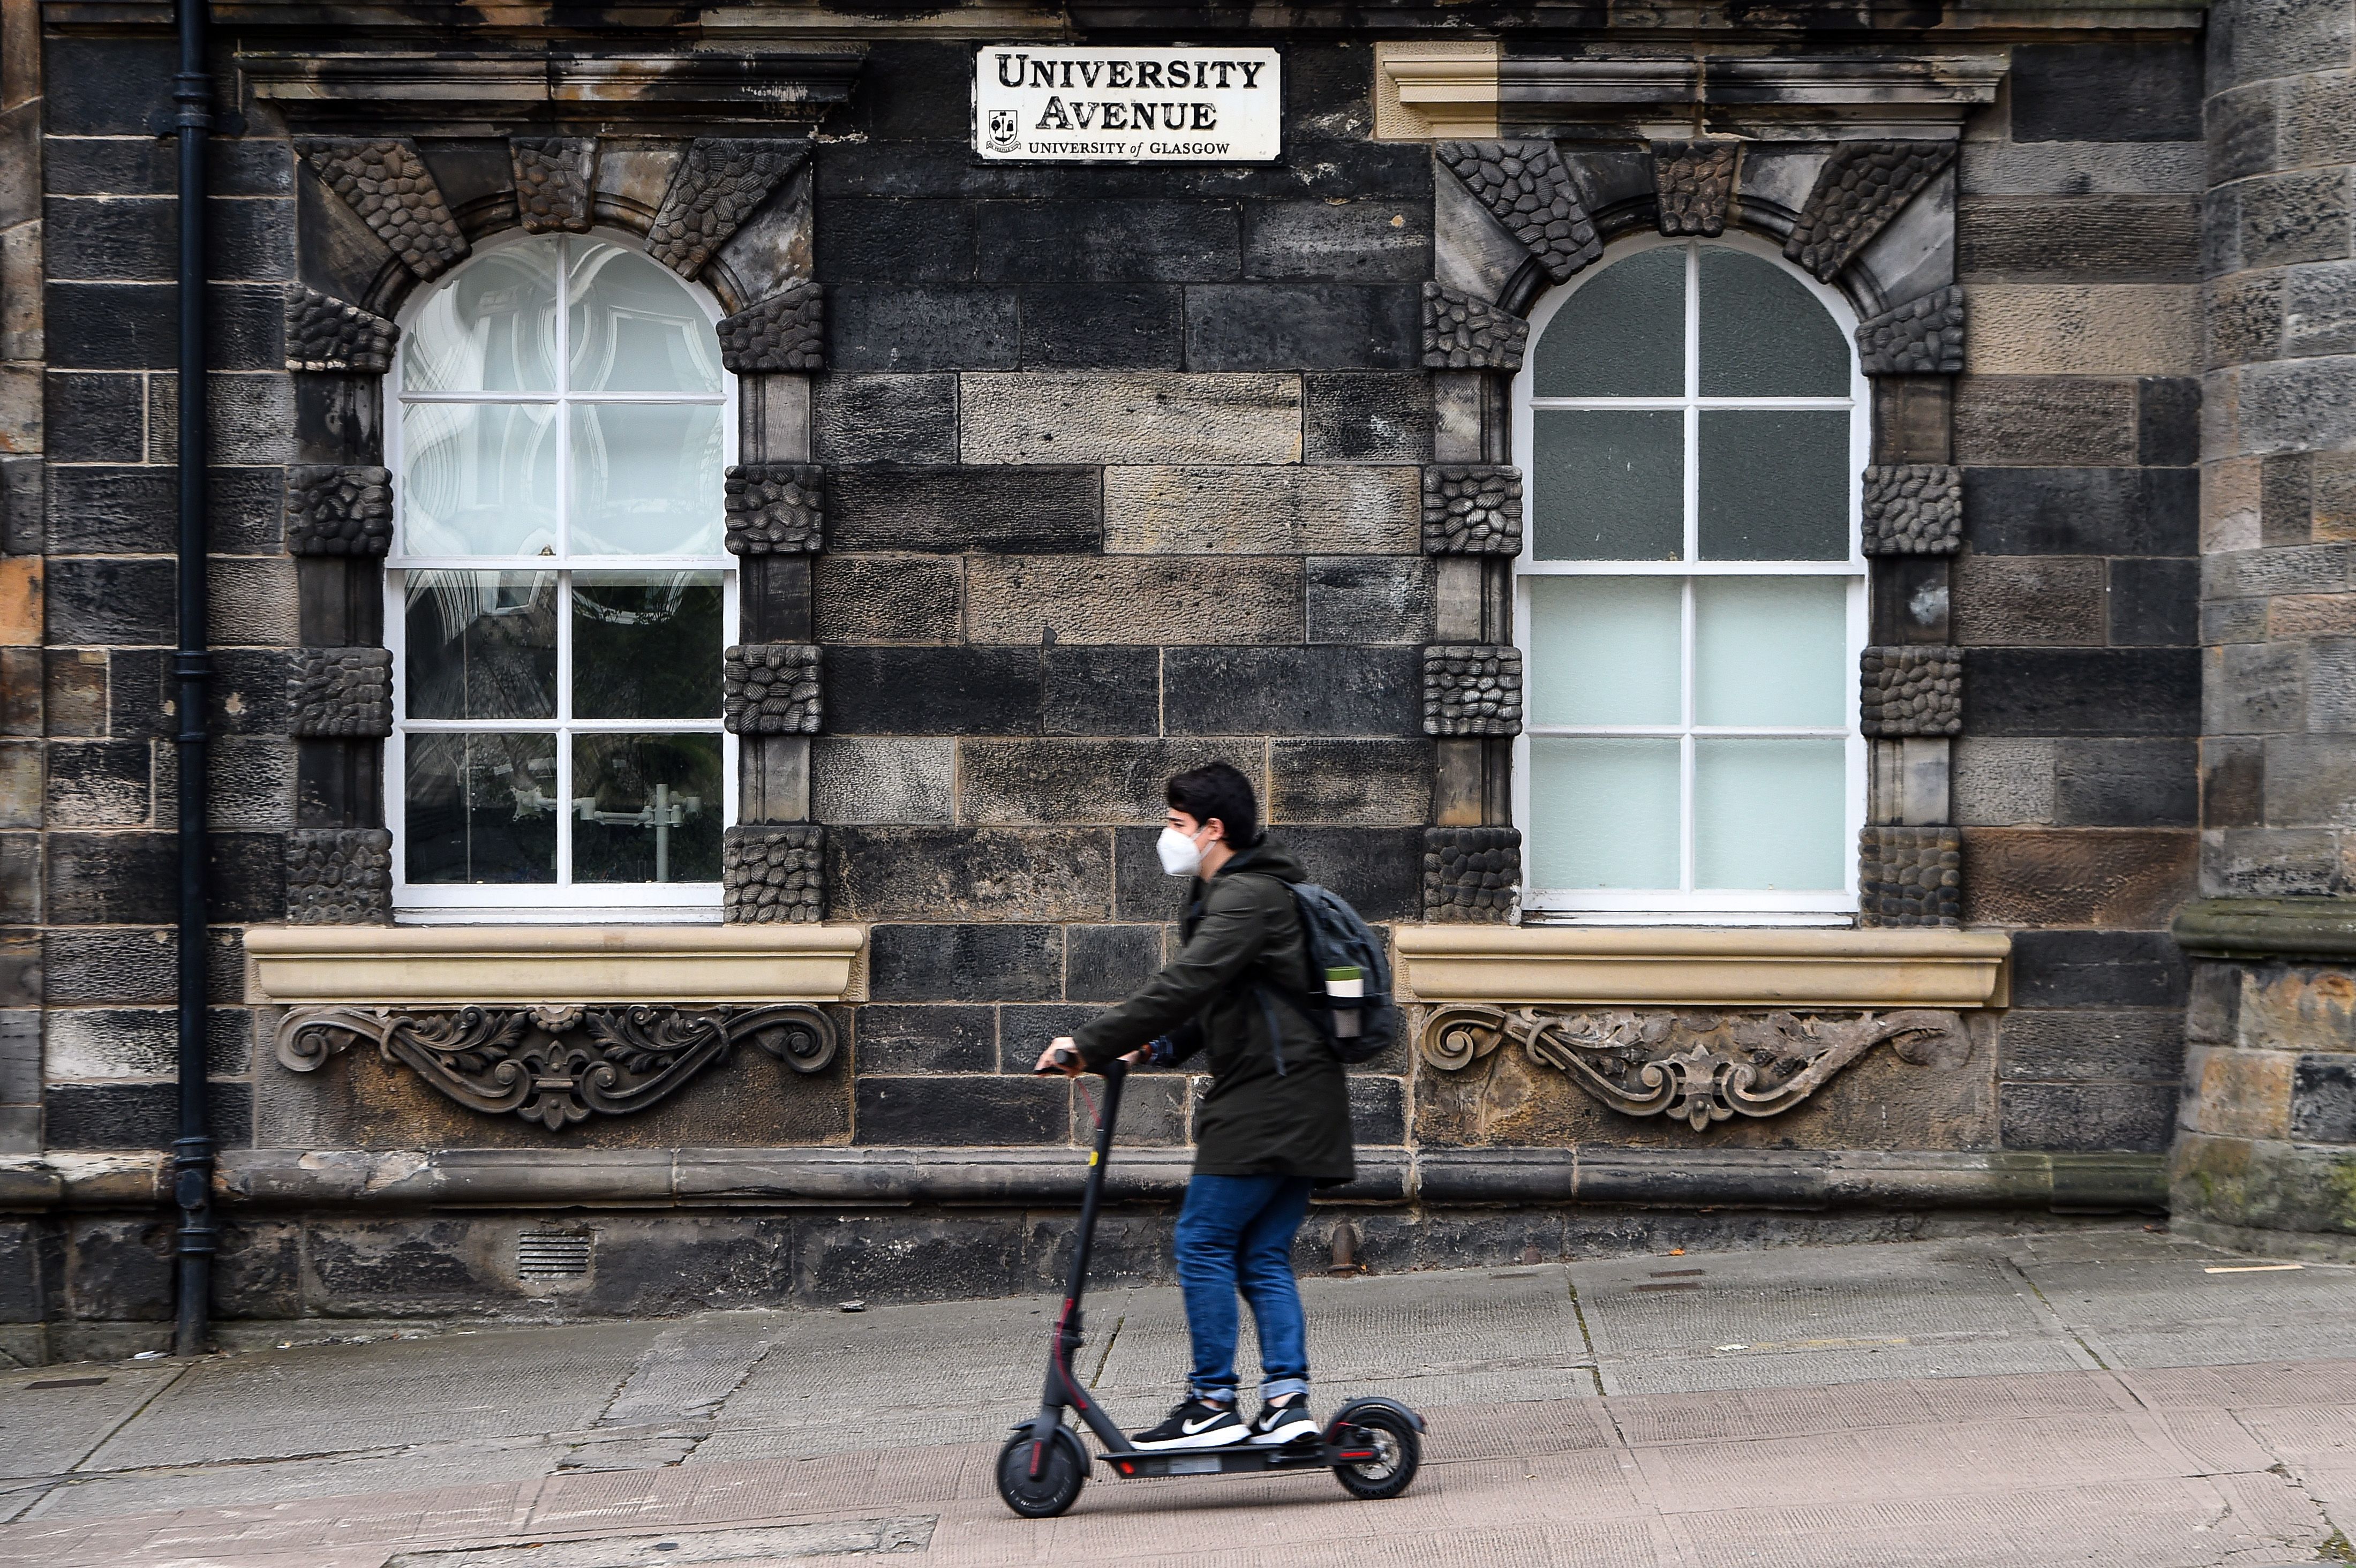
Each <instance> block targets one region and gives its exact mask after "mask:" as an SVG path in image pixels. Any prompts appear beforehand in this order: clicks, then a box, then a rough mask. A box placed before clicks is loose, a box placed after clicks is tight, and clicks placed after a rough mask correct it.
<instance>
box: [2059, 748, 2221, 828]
mask: <svg viewBox="0 0 2356 1568" xmlns="http://www.w3.org/2000/svg"><path fill="white" fill-rule="evenodd" d="M2195 750H2196V748H2195V745H2194V742H2192V741H2062V742H2061V743H2060V744H2059V745H2058V746H2057V747H2056V748H2055V750H2054V807H2053V810H2054V816H2053V820H2054V821H2055V822H2056V823H2059V824H2061V825H2062V826H2064V827H2193V826H2194V821H2193V819H2194V816H2196V815H2197V813H2198V812H2199V809H2200V798H2199V797H2200V790H2199V768H2198V765H2197V761H2196V758H2195V756H2194V752H2195Z"/></svg>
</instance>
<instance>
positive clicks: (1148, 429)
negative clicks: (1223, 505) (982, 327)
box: [958, 371, 1301, 464]
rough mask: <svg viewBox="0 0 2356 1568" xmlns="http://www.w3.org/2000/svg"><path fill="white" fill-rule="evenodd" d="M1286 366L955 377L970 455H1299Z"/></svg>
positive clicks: (1295, 392)
mask: <svg viewBox="0 0 2356 1568" xmlns="http://www.w3.org/2000/svg"><path fill="white" fill-rule="evenodd" d="M958 453H959V455H960V456H962V457H963V458H964V460H965V461H966V462H968V463H1181V464H1183V463H1298V462H1300V461H1301V378H1300V377H1299V376H1297V375H1290V374H1248V373H1241V374H1222V375H1188V374H1183V373H1181V372H1177V371H1146V372H1136V373H1130V374H1083V373H1065V374H1041V373H1036V372H1033V373H1030V374H1025V375H1020V376H1010V375H1001V374H990V373H978V374H969V375H966V376H963V377H960V378H959V399H958Z"/></svg>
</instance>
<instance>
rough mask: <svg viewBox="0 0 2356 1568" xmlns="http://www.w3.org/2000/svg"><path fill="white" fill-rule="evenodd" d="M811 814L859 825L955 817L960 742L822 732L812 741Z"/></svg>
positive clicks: (927, 821)
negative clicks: (817, 738)
mask: <svg viewBox="0 0 2356 1568" xmlns="http://www.w3.org/2000/svg"><path fill="white" fill-rule="evenodd" d="M810 815H811V816H815V817H816V818H818V820H819V821H820V822H839V823H851V824H857V825H860V826H867V825H871V824H883V825H894V824H910V825H914V824H921V823H942V822H951V821H954V820H956V816H957V742H956V741H953V740H951V739H949V738H948V737H947V736H909V737H893V738H889V739H884V738H864V737H862V738H851V737H846V736H835V735H830V736H825V737H822V738H821V739H819V740H818V741H815V742H813V743H812V744H811V747H810Z"/></svg>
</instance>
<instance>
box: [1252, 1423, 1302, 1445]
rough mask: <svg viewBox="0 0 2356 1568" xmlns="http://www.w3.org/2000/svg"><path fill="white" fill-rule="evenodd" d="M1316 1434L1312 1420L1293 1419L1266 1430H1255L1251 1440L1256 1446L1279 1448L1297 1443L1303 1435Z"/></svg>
mask: <svg viewBox="0 0 2356 1568" xmlns="http://www.w3.org/2000/svg"><path fill="white" fill-rule="evenodd" d="M1315 1435H1317V1424H1316V1423H1315V1422H1314V1421H1295V1422H1290V1423H1287V1424H1284V1425H1282V1426H1277V1427H1272V1428H1270V1429H1269V1430H1268V1431H1266V1432H1255V1433H1253V1434H1252V1439H1251V1440H1252V1446H1254V1447H1256V1448H1281V1447H1283V1446H1284V1445H1286V1444H1288V1443H1298V1442H1299V1441H1301V1439H1302V1438H1303V1437H1313V1436H1315Z"/></svg>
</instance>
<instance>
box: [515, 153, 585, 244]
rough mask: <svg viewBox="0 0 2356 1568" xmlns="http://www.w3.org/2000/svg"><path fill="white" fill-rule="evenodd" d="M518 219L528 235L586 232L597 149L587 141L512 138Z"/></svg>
mask: <svg viewBox="0 0 2356 1568" xmlns="http://www.w3.org/2000/svg"><path fill="white" fill-rule="evenodd" d="M508 156H509V161H510V162H512V163H513V164H514V165H515V192H516V217H517V219H518V220H519V221H520V222H521V223H522V224H523V226H524V229H525V230H526V231H527V232H529V233H532V234H553V233H558V232H562V233H567V234H586V233H588V232H589V210H590V196H589V181H590V176H591V175H592V173H593V172H594V168H595V165H596V162H597V144H596V142H595V141H594V140H593V139H592V138H590V137H587V136H510V137H509V138H508Z"/></svg>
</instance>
